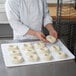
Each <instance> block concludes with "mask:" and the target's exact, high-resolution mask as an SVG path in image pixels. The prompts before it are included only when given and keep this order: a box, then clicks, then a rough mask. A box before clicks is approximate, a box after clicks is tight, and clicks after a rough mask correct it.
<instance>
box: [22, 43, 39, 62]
mask: <svg viewBox="0 0 76 76" xmlns="http://www.w3.org/2000/svg"><path fill="white" fill-rule="evenodd" d="M22 50H23V52H24V54H25V55H26V61H28V62H32V61H38V59H39V57H38V55H37V54H36V51H35V50H34V48H33V46H32V44H31V43H25V44H23V47H22Z"/></svg>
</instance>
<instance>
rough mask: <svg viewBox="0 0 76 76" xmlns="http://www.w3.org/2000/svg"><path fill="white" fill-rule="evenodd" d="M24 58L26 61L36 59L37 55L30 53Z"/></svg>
mask: <svg viewBox="0 0 76 76" xmlns="http://www.w3.org/2000/svg"><path fill="white" fill-rule="evenodd" d="M26 58H27V59H26V61H28V62H33V61H38V56H37V55H36V54H30V55H28V56H27V57H26Z"/></svg>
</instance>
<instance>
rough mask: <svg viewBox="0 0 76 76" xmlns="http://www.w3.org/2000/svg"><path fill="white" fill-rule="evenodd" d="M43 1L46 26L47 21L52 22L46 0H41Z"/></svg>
mask: <svg viewBox="0 0 76 76" xmlns="http://www.w3.org/2000/svg"><path fill="white" fill-rule="evenodd" d="M43 2H44V4H43V13H44V26H46V25H47V24H48V23H52V17H51V16H50V14H49V10H48V4H47V1H46V0H43Z"/></svg>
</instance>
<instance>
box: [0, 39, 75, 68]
mask: <svg viewBox="0 0 76 76" xmlns="http://www.w3.org/2000/svg"><path fill="white" fill-rule="evenodd" d="M36 42H37V41H34V42H29V43H32V44H33V43H36ZM24 43H28V42H21V43H7V44H1V49H2V53H3V58H4V62H5V65H6V66H7V67H15V66H23V65H33V64H41V63H49V62H57V61H64V60H70V59H74V58H75V56H74V55H73V54H72V53H71V52H70V51H69V50H68V49H67V48H66V47H65V46H64V44H63V43H62V42H61V41H60V40H58V41H57V42H56V43H54V44H57V45H59V46H60V48H61V50H62V51H64V52H65V53H66V54H67V57H66V58H64V59H58V58H56V57H55V55H54V53H51V54H52V56H53V58H52V59H51V60H50V61H43V60H39V61H36V62H26V61H24V62H23V63H20V64H13V63H12V62H11V58H10V55H9V52H8V46H9V45H18V46H19V49H20V52H21V54H22V56H23V58H24V60H25V58H26V57H25V55H24V53H23V52H22V50H21V48H22V45H23V44H24ZM54 44H51V43H47V44H46V46H47V47H48V48H49V47H51V46H52V45H54Z"/></svg>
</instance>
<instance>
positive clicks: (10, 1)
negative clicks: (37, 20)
mask: <svg viewBox="0 0 76 76" xmlns="http://www.w3.org/2000/svg"><path fill="white" fill-rule="evenodd" d="M5 10H6V15H7V18H8V21H9V23H10V26H11V27H12V29H13V31H15V32H17V35H18V36H23V35H25V34H26V33H27V31H28V30H29V27H28V26H27V25H24V24H23V23H22V22H21V21H20V15H19V14H20V13H19V1H18V0H7V1H6V3H5Z"/></svg>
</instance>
